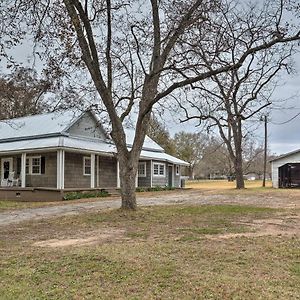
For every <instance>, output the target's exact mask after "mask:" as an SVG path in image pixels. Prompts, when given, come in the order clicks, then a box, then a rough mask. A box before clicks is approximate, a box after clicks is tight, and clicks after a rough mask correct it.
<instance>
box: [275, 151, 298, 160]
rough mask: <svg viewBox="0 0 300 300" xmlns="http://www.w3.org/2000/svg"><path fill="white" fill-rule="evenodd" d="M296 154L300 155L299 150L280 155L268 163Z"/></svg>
mask: <svg viewBox="0 0 300 300" xmlns="http://www.w3.org/2000/svg"><path fill="white" fill-rule="evenodd" d="M297 153H300V149H297V150H294V151H291V152H288V153H286V154H282V155H280V156H278V157H275V158H273V159H271V160H270V162H273V161H276V160H279V159H282V158H286V157H289V156H291V155H293V154H297Z"/></svg>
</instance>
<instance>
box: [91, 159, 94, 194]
mask: <svg viewBox="0 0 300 300" xmlns="http://www.w3.org/2000/svg"><path fill="white" fill-rule="evenodd" d="M93 188H95V154H91V189H93Z"/></svg>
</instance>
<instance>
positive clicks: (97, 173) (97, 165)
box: [96, 155, 100, 187]
mask: <svg viewBox="0 0 300 300" xmlns="http://www.w3.org/2000/svg"><path fill="white" fill-rule="evenodd" d="M99 161H100V159H99V155H97V161H96V176H97V178H96V186H97V187H99V186H100V180H99V177H100V174H99V169H100V168H99Z"/></svg>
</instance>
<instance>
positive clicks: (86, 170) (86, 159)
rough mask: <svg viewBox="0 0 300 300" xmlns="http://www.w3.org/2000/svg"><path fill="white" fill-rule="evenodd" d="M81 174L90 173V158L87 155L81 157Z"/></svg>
mask: <svg viewBox="0 0 300 300" xmlns="http://www.w3.org/2000/svg"><path fill="white" fill-rule="evenodd" d="M83 175H91V158H90V157H87V156H85V157H84V158H83Z"/></svg>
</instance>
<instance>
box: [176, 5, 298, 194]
mask: <svg viewBox="0 0 300 300" xmlns="http://www.w3.org/2000/svg"><path fill="white" fill-rule="evenodd" d="M284 3H285V2H284V1H279V3H278V5H277V4H276V3H275V2H274V1H266V2H265V6H263V7H261V8H260V7H258V5H257V4H256V5H255V6H247V7H246V8H245V10H244V12H242V11H241V9H240V8H238V7H237V8H230V6H229V7H228V10H227V11H224V12H223V16H224V17H223V18H222V19H221V20H222V21H224V22H222V23H220V24H219V26H217V31H218V35H221V36H222V38H223V39H225V40H226V41H227V47H225V48H224V45H226V44H224V43H222V44H221V46H222V47H223V48H222V49H220V50H221V51H216V52H215V57H214V60H213V61H212V60H211V59H210V57H209V55H207V50H206V49H204V48H203V47H201V44H199V47H198V48H197V49H195V51H196V52H197V54H196V55H200V56H201V57H202V58H203V62H204V64H205V66H206V67H207V68H209V69H211V70H212V69H213V66H214V65H218V66H222V67H223V68H225V67H226V66H229V65H237V64H238V62H239V60H240V59H241V57H243V55H244V53H249V51H250V52H251V49H252V48H253V47H260V48H261V49H260V51H258V52H251V53H250V54H249V55H248V56H247V58H246V59H245V61H244V62H243V64H241V65H238V67H236V68H234V69H231V70H229V71H228V72H226V73H219V74H213V75H212V76H211V77H210V78H209V80H205V81H201V82H198V83H197V84H195V85H193V96H192V97H190V98H188V99H187V102H188V103H189V104H190V106H189V107H188V106H187V105H186V102H184V103H181V104H180V106H181V108H183V109H184V111H185V115H186V119H185V121H186V120H190V119H198V120H199V121H200V123H201V122H205V123H206V125H207V126H208V128H211V127H216V128H217V129H218V132H219V134H220V136H221V138H222V139H223V141H224V143H225V145H226V146H227V149H228V152H229V155H230V158H231V161H232V163H233V166H234V170H235V175H236V187H237V188H244V179H243V139H244V138H245V137H246V136H247V129H246V127H245V124H247V121H248V120H251V119H253V117H256V118H257V115H259V114H260V113H261V112H264V111H266V109H268V108H270V107H271V104H272V100H271V99H272V94H273V91H274V89H275V88H276V84H277V79H278V78H279V77H278V76H279V75H280V74H282V73H283V72H287V73H289V72H290V69H291V68H290V63H291V62H290V58H291V56H292V55H293V54H294V53H295V51H296V46H297V44H295V43H290V41H291V39H287V38H286V36H287V32H288V30H289V28H288V26H287V24H286V23H284V21H283V15H284ZM295 37H297V39H299V28H297V29H296V31H295ZM272 42H274V45H273V46H272V47H264V46H263V45H265V46H266V45H267V44H268V43H272ZM259 44H260V45H262V46H256V45H259ZM195 91H196V92H195ZM195 94H196V96H195Z"/></svg>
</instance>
